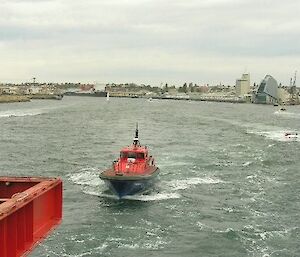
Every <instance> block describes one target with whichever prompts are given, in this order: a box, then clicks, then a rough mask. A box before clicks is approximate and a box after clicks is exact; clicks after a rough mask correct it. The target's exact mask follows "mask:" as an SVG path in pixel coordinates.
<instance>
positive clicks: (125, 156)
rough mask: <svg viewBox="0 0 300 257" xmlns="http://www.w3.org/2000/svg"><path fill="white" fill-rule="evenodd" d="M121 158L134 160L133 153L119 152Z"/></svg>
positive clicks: (134, 155)
mask: <svg viewBox="0 0 300 257" xmlns="http://www.w3.org/2000/svg"><path fill="white" fill-rule="evenodd" d="M121 158H134V159H136V153H135V152H121Z"/></svg>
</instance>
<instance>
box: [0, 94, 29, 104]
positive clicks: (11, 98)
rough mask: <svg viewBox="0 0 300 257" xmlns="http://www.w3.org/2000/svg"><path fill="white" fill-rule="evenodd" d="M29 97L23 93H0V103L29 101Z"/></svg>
mask: <svg viewBox="0 0 300 257" xmlns="http://www.w3.org/2000/svg"><path fill="white" fill-rule="evenodd" d="M29 101H30V98H29V97H28V96H24V95H0V103H14V102H29Z"/></svg>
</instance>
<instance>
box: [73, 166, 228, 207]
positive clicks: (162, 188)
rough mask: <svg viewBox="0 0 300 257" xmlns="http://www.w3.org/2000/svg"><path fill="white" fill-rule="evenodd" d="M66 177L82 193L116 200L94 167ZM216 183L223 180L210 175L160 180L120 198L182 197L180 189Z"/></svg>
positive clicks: (154, 198) (158, 199)
mask: <svg viewBox="0 0 300 257" xmlns="http://www.w3.org/2000/svg"><path fill="white" fill-rule="evenodd" d="M67 177H68V178H69V180H70V181H71V182H72V183H74V184H77V185H80V186H81V190H82V192H83V193H84V194H88V195H93V196H98V197H102V198H108V199H115V200H118V197H117V196H115V195H114V194H112V193H110V192H109V191H108V190H107V188H106V185H105V184H104V182H103V181H101V179H100V178H99V170H98V169H96V168H84V169H81V170H80V171H78V172H76V173H72V174H69V175H67ZM218 183H223V181H222V180H219V179H217V178H210V177H204V178H199V177H191V178H188V179H175V180H169V181H160V182H158V183H157V185H156V186H155V187H154V188H153V189H150V190H148V191H146V192H143V193H140V194H135V195H128V196H124V197H122V199H125V200H134V201H143V202H148V201H149V202H150V201H162V200H169V199H178V198H181V197H182V195H181V193H180V191H182V190H186V189H189V188H191V187H193V186H196V185H199V184H218Z"/></svg>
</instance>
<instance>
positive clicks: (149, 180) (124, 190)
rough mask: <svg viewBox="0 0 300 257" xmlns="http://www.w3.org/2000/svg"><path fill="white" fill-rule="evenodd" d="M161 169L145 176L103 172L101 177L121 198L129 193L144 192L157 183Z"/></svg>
mask: <svg viewBox="0 0 300 257" xmlns="http://www.w3.org/2000/svg"><path fill="white" fill-rule="evenodd" d="M158 174H159V169H158V168H157V169H156V170H155V172H153V173H152V174H151V175H147V176H143V175H139V176H126V175H124V176H119V175H115V176H105V175H104V174H103V173H102V174H101V175H100V178H101V179H102V180H103V181H104V182H105V184H106V185H107V186H108V188H109V189H110V190H111V191H112V192H113V193H114V194H115V195H117V196H118V197H119V198H122V197H124V196H127V195H135V194H137V193H141V192H144V191H145V190H147V189H149V188H150V187H152V186H153V184H155V182H156V181H157V179H158Z"/></svg>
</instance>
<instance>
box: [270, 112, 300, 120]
mask: <svg viewBox="0 0 300 257" xmlns="http://www.w3.org/2000/svg"><path fill="white" fill-rule="evenodd" d="M274 114H275V115H278V116H282V117H288V118H294V119H300V114H299V113H294V112H287V111H276V112H274Z"/></svg>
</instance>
